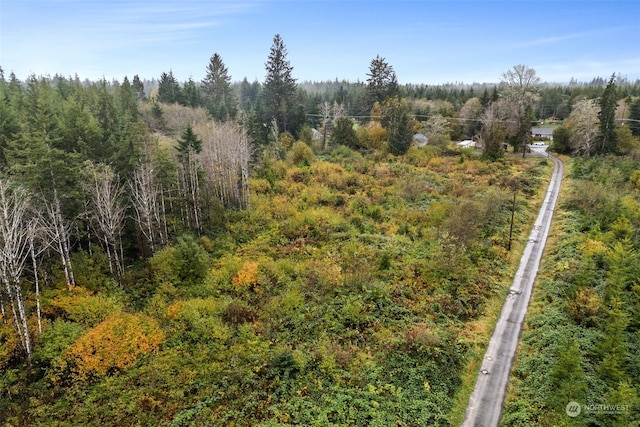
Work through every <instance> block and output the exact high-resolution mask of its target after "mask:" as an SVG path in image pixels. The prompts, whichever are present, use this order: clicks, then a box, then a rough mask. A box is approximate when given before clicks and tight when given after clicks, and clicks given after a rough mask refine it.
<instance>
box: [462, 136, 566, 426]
mask: <svg viewBox="0 0 640 427" xmlns="http://www.w3.org/2000/svg"><path fill="white" fill-rule="evenodd" d="M545 148H546V147H545ZM536 154H542V153H536ZM544 155H545V156H546V154H544ZM549 158H550V159H551V160H553V162H554V163H555V169H554V171H553V176H552V177H551V182H550V183H549V187H548V189H547V194H546V196H545V198H544V202H543V204H542V207H541V208H540V213H539V214H538V218H537V219H536V222H535V224H534V226H533V229H532V231H531V234H530V235H529V242H528V243H527V246H526V247H525V250H524V253H523V254H522V258H521V259H520V266H519V267H518V271H517V272H516V276H515V278H514V279H513V282H512V284H511V288H510V289H509V293H508V294H507V297H506V301H505V303H504V305H503V306H502V311H501V312H500V318H499V319H498V322H497V323H496V326H495V329H494V331H493V335H492V336H491V340H490V341H489V347H487V352H486V353H485V355H484V359H483V361H482V366H481V367H480V371H479V372H478V378H477V380H476V385H475V387H474V389H473V392H472V393H471V397H470V398H469V404H468V405H467V410H466V413H465V417H464V421H463V422H462V426H463V427H494V426H497V425H498V423H499V422H500V416H501V415H502V405H503V403H504V397H505V395H506V391H507V384H508V381H509V373H510V372H511V365H512V364H513V359H514V357H515V354H516V348H517V346H518V340H519V339H520V331H521V329H522V324H523V322H524V317H525V314H526V312H527V306H528V304H529V298H530V297H531V291H532V289H533V283H534V281H535V278H536V274H537V273H538V266H539V265H540V259H541V258H542V253H543V251H544V246H545V243H546V241H547V235H548V234H549V228H550V226H551V218H552V217H553V211H554V209H555V206H556V200H557V198H558V192H559V191H560V185H561V183H562V175H563V165H562V162H561V161H560V160H559V159H557V158H555V157H553V156H549Z"/></svg>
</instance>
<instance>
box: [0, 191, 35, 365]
mask: <svg viewBox="0 0 640 427" xmlns="http://www.w3.org/2000/svg"><path fill="white" fill-rule="evenodd" d="M29 204H30V198H29V194H28V193H27V191H26V190H25V189H24V188H22V187H19V186H14V185H12V183H11V182H10V181H9V180H4V179H3V180H0V277H1V279H2V283H3V284H4V291H5V293H6V296H7V299H8V300H9V305H10V307H11V314H12V315H13V321H14V326H15V328H16V332H17V333H18V337H19V338H20V344H21V345H22V348H23V349H24V351H25V353H26V354H27V357H28V358H29V359H30V358H31V339H30V336H29V326H28V323H27V313H26V310H25V305H24V300H23V298H22V289H21V284H20V280H21V278H22V273H23V272H24V268H25V263H26V261H27V257H28V251H29V226H28V221H29V218H28V216H29V215H28V214H29Z"/></svg>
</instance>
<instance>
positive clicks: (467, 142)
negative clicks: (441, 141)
mask: <svg viewBox="0 0 640 427" xmlns="http://www.w3.org/2000/svg"><path fill="white" fill-rule="evenodd" d="M476 145H477V143H476V141H474V140H472V139H465V140H464V141H460V142H458V147H462V148H476Z"/></svg>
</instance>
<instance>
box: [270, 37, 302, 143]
mask: <svg viewBox="0 0 640 427" xmlns="http://www.w3.org/2000/svg"><path fill="white" fill-rule="evenodd" d="M265 69H266V71H267V75H266V78H265V82H264V92H263V99H264V109H265V113H266V117H265V121H266V122H267V123H269V122H271V120H272V119H275V120H276V123H277V125H278V131H279V132H287V131H292V130H293V129H291V128H290V127H291V121H290V119H291V117H292V115H293V114H294V110H293V103H294V100H295V93H296V88H297V85H296V80H295V79H294V78H293V76H292V72H293V67H292V66H291V64H290V63H289V61H287V48H286V47H285V45H284V42H283V41H282V38H281V37H280V34H276V35H275V37H274V38H273V44H272V46H271V52H270V53H269V58H268V61H267V63H266V64H265Z"/></svg>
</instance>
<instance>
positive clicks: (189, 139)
mask: <svg viewBox="0 0 640 427" xmlns="http://www.w3.org/2000/svg"><path fill="white" fill-rule="evenodd" d="M176 149H177V150H178V158H179V159H180V160H181V161H182V160H184V158H186V156H187V155H188V153H189V152H195V153H199V152H201V151H202V140H201V139H200V138H198V135H196V133H195V132H194V131H193V126H191V125H188V126H187V128H186V129H185V130H184V131H183V132H182V134H181V135H180V139H179V140H178V146H177V147H176Z"/></svg>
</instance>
